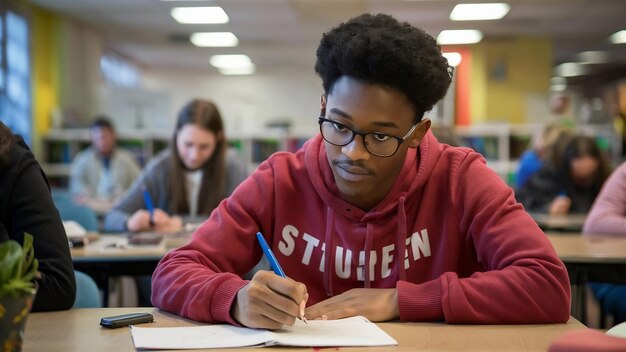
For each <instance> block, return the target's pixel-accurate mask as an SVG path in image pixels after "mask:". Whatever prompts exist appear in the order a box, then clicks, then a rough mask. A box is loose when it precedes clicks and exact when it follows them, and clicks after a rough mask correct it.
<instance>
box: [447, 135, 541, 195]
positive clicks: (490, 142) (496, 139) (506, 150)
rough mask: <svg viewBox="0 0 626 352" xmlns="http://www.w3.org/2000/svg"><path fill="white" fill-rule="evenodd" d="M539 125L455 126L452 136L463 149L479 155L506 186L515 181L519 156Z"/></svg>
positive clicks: (529, 144) (528, 144)
mask: <svg viewBox="0 0 626 352" xmlns="http://www.w3.org/2000/svg"><path fill="white" fill-rule="evenodd" d="M541 129H542V125H541V124H520V125H511V124H488V125H472V126H457V127H455V133H456V135H457V136H458V138H459V140H460V141H461V143H462V144H463V146H466V147H469V148H472V149H474V150H475V151H477V152H478V153H481V154H482V155H483V156H484V157H485V159H486V160H487V166H489V167H490V168H492V169H493V170H494V171H495V172H496V173H497V174H498V175H500V177H502V179H503V180H504V181H505V182H507V183H508V184H513V183H514V181H515V173H516V170H517V167H518V162H519V157H520V156H521V155H522V153H523V152H524V151H525V150H526V149H528V148H530V147H531V145H532V144H531V143H532V140H533V138H534V136H535V134H536V133H537V132H538V131H541Z"/></svg>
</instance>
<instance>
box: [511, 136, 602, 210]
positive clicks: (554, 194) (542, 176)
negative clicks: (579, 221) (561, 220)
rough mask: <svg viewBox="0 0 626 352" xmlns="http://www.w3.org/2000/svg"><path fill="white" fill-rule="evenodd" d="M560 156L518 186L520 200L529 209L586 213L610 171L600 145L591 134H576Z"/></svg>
mask: <svg viewBox="0 0 626 352" xmlns="http://www.w3.org/2000/svg"><path fill="white" fill-rule="evenodd" d="M559 160H560V161H559V162H558V163H556V164H547V165H545V166H544V167H542V168H541V169H540V170H539V171H538V172H537V173H536V174H535V175H533V176H532V177H531V178H530V179H529V180H528V181H527V182H526V183H525V184H524V185H523V186H522V187H521V188H520V189H518V190H517V191H516V196H517V200H518V201H520V203H522V204H524V207H525V208H526V209H527V210H528V211H530V212H537V213H546V214H551V215H562V214H585V213H587V212H588V211H589V209H590V208H591V205H592V204H593V201H594V200H595V198H596V196H597V195H598V193H599V192H600V188H601V187H602V184H603V183H604V180H606V178H607V177H608V175H609V174H610V172H611V171H610V168H609V166H608V164H607V162H606V160H605V158H604V156H603V155H602V152H601V151H600V148H599V147H598V145H597V144H596V141H595V140H594V139H593V138H591V137H587V136H575V137H573V138H570V139H569V141H567V142H566V143H565V147H564V149H563V152H562V155H561V156H560V158H559Z"/></svg>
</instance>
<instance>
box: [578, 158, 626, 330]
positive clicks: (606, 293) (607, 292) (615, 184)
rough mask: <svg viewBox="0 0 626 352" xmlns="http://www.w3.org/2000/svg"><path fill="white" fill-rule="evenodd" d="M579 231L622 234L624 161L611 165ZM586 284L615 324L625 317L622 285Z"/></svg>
mask: <svg viewBox="0 0 626 352" xmlns="http://www.w3.org/2000/svg"><path fill="white" fill-rule="evenodd" d="M583 233H584V234H585V235H586V236H593V235H598V234H599V235H601V234H611V235H617V236H626V163H622V164H621V165H620V166H619V167H618V168H617V169H615V171H614V172H613V174H611V176H610V177H609V179H608V180H607V181H606V183H605V184H604V186H603V187H602V190H601V191H600V194H599V195H598V198H597V199H596V201H595V202H594V203H593V206H592V207H591V211H590V212H589V215H587V218H586V219H585V225H584V227H583ZM590 286H591V289H592V290H593V293H594V296H595V297H596V298H597V299H598V301H600V302H601V303H602V305H603V306H604V309H605V311H606V312H607V313H609V314H611V315H612V316H613V321H614V323H615V324H618V323H621V322H624V321H626V285H613V284H599V283H597V284H592V285H590Z"/></svg>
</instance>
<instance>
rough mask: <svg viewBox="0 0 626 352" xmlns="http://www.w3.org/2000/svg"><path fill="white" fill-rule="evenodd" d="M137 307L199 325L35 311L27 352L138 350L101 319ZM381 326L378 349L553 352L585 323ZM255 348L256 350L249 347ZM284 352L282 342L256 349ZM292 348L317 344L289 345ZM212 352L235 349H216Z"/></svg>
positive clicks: (97, 312)
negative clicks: (387, 342)
mask: <svg viewBox="0 0 626 352" xmlns="http://www.w3.org/2000/svg"><path fill="white" fill-rule="evenodd" d="M132 312H149V313H152V314H153V315H154V320H155V322H154V323H153V324H145V325H143V326H146V327H148V326H154V327H171V326H191V325H196V324H197V323H194V322H192V321H189V320H186V319H183V318H180V317H177V316H175V315H172V314H169V313H165V312H162V311H159V310H158V309H156V308H99V309H72V310H69V311H62V312H48V313H32V314H31V315H30V316H29V317H28V321H27V323H26V332H25V337H24V351H25V352H29V351H68V352H71V351H116V352H117V351H134V346H133V342H132V339H131V334H130V331H129V329H128V328H119V329H104V328H101V327H100V326H99V322H100V318H101V317H104V316H111V315H117V314H126V313H132ZM379 326H380V327H381V328H382V329H384V330H385V331H386V332H387V333H389V334H390V335H391V336H393V337H394V338H395V339H396V340H397V341H398V343H399V345H398V346H394V347H377V348H376V351H416V350H419V351H451V350H462V351H547V350H548V346H549V345H550V343H551V342H552V341H553V340H554V339H555V338H556V337H558V336H559V335H562V334H563V333H565V332H567V331H570V330H574V329H582V328H585V327H584V325H582V324H581V323H580V322H578V321H577V320H575V319H573V318H571V319H570V321H569V322H568V323H567V324H549V325H447V324H435V323H381V324H379ZM247 350H250V349H247ZM253 350H258V351H267V352H269V351H281V352H285V351H287V349H285V348H280V347H265V348H259V349H253ZM288 350H289V351H311V349H303V348H289V349H288ZM341 350H346V351H369V352H371V351H373V350H372V349H371V348H341ZM210 351H232V349H227V350H223V349H212V350H210Z"/></svg>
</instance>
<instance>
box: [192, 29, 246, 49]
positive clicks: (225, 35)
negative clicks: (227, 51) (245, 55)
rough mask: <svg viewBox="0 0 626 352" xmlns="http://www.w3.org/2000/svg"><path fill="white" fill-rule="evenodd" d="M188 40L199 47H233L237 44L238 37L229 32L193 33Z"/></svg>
mask: <svg viewBox="0 0 626 352" xmlns="http://www.w3.org/2000/svg"><path fill="white" fill-rule="evenodd" d="M189 40H190V41H191V42H192V43H193V45H195V46H200V47H233V46H237V45H238V44H239V39H237V37H236V36H235V35H234V34H233V33H231V32H205V33H194V34H192V35H191V37H190V38H189Z"/></svg>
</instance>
